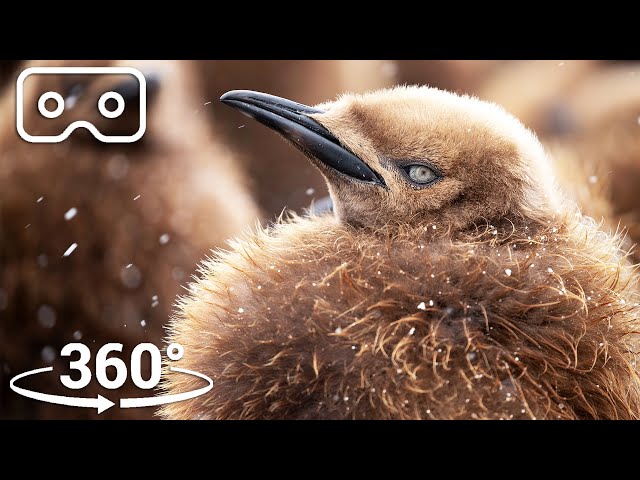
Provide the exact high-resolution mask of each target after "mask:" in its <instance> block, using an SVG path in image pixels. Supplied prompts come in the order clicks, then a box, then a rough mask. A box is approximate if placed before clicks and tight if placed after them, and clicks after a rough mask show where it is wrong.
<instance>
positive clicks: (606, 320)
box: [161, 89, 640, 419]
mask: <svg viewBox="0 0 640 480" xmlns="http://www.w3.org/2000/svg"><path fill="white" fill-rule="evenodd" d="M321 107H323V108H325V109H326V113H325V114H318V115H314V118H316V119H317V120H318V121H320V122H321V123H322V124H323V125H324V126H325V127H326V128H328V129H329V130H330V131H331V132H332V133H333V134H334V135H336V136H337V137H338V138H339V139H340V140H341V142H342V143H343V144H344V145H347V146H348V147H349V149H350V150H351V151H352V152H353V153H354V154H356V155H357V156H358V157H359V158H360V159H362V160H363V161H364V162H366V164H367V165H368V166H370V167H371V168H373V169H374V170H376V172H378V174H379V175H381V176H382V177H383V178H384V180H385V182H386V185H387V187H388V188H386V189H380V188H378V189H374V188H372V187H370V186H367V185H364V184H354V183H349V182H348V181H346V180H344V178H342V177H341V176H339V175H338V176H336V175H335V174H334V173H332V172H331V171H330V170H328V169H326V168H325V169H324V170H323V168H322V167H321V170H322V171H323V173H324V174H325V176H326V177H327V180H328V183H329V189H330V191H331V193H332V197H333V199H334V202H335V203H336V216H335V217H334V216H326V217H319V218H311V219H303V218H294V219H293V220H288V221H283V222H282V223H280V224H278V225H276V226H274V227H273V228H271V229H270V230H267V231H258V232H257V233H256V234H254V235H250V236H247V237H245V238H244V239H242V240H239V241H237V242H235V243H233V244H232V249H231V251H229V252H221V253H219V254H218V255H217V256H216V257H215V258H213V259H211V260H209V261H207V262H205V263H204V264H203V266H202V270H201V278H200V279H199V280H198V281H197V282H196V283H194V284H192V286H191V293H190V295H188V296H186V297H184V298H183V299H182V301H181V304H180V309H179V311H178V313H177V314H176V316H175V318H174V320H173V322H172V325H171V329H170V332H169V333H170V335H169V340H170V341H175V342H179V343H181V344H182V345H183V346H184V347H185V352H186V353H185V357H184V358H183V360H181V361H180V362H179V366H180V367H183V368H190V369H193V370H196V371H200V372H203V373H205V374H207V375H209V376H210V377H211V378H213V379H214V387H213V390H212V392H211V393H210V394H209V395H206V396H203V397H200V398H197V399H193V400H190V401H185V402H180V403H176V404H173V405H167V406H166V407H164V408H163V409H162V411H161V413H162V415H163V416H165V417H167V418H207V419H225V418H227V419H228V418H234V419H235V418H376V419H377V418H380V419H382V418H384V419H453V418H456V419H465V418H493V419H499V418H537V419H557V418H562V419H585V418H600V419H632V418H638V416H640V410H639V408H640V384H639V383H638V381H639V378H638V375H637V372H636V350H637V338H636V335H637V334H636V332H637V330H638V314H639V313H640V312H639V309H638V294H637V289H636V288H637V285H636V283H637V278H636V276H635V273H634V270H633V267H631V266H630V264H629V262H628V261H627V258H626V254H625V252H624V251H623V250H621V249H620V246H621V240H620V238H618V237H614V236H611V235H609V234H607V233H605V232H603V231H600V230H599V229H598V226H597V225H596V223H595V222H594V221H592V220H591V219H589V218H588V217H584V216H583V215H582V214H581V213H580V211H579V210H578V209H577V207H575V205H574V204H572V203H571V202H568V201H566V199H565V197H564V195H563V194H562V193H561V191H560V190H558V189H557V188H556V186H555V184H554V182H553V179H552V173H551V172H552V170H551V168H550V165H549V162H548V158H547V157H546V155H545V153H544V151H543V150H542V148H541V146H540V145H539V143H538V141H537V139H535V137H534V136H533V135H531V133H530V132H528V131H527V130H526V129H524V128H523V127H522V125H521V124H520V123H519V122H517V121H516V120H515V119H513V118H512V117H510V116H508V115H506V114H505V113H504V112H503V111H501V110H500V109H498V108H497V107H495V106H492V105H489V104H485V103H482V102H478V101H477V100H475V99H471V98H468V97H456V96H453V95H450V94H447V93H443V92H438V91H435V90H431V89H395V90H391V91H383V92H375V93H372V94H369V95H365V96H355V97H354V96H346V97H344V98H342V99H340V100H339V101H338V102H335V103H332V104H324V105H322V106H321ZM469 132H473V134H469ZM393 159H410V160H412V161H420V160H421V159H422V160H424V159H429V161H430V163H431V165H434V166H436V167H437V168H438V169H439V170H440V171H441V172H442V173H443V177H442V180H441V181H439V182H438V183H435V184H433V185H431V186H430V187H429V188H413V187H411V186H409V185H408V184H407V183H406V182H405V181H403V180H402V177H401V175H400V173H399V170H397V168H396V167H395V164H394V162H395V160H393ZM312 161H314V160H313V159H312ZM198 382H199V380H197V379H193V378H191V377H188V376H186V375H180V374H176V373H167V374H166V379H165V387H166V388H167V389H168V390H169V391H170V392H172V393H178V392H183V391H189V390H193V389H195V388H197V386H198V385H199V383H198Z"/></svg>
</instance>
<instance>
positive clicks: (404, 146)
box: [221, 87, 561, 229]
mask: <svg viewBox="0 0 640 480" xmlns="http://www.w3.org/2000/svg"><path fill="white" fill-rule="evenodd" d="M221 101H222V102H224V103H226V104H228V105H231V106H233V107H235V108H237V109H239V110H240V111H242V112H243V113H245V114H246V115H249V116H251V117H253V118H255V119H256V120H258V121H259V122H261V123H263V124H265V125H267V126H269V127H270V128H272V129H274V130H276V131H277V132H279V133H280V134H281V135H282V136H284V137H285V138H286V139H287V140H289V141H290V142H292V143H293V144H294V145H295V146H296V147H298V148H299V149H300V150H302V151H303V152H304V153H305V154H306V156H307V157H308V158H309V159H310V161H311V162H312V163H313V164H314V165H316V167H318V168H319V169H320V171H321V173H322V174H323V175H324V177H325V178H326V180H327V183H328V186H329V191H330V193H331V197H332V199H333V202H334V211H335V212H336V215H337V216H338V218H339V219H340V220H341V221H343V222H345V223H348V224H351V225H354V226H379V225H381V224H390V223H402V224H407V223H408V224H425V223H434V224H440V225H442V226H444V227H448V228H452V229H463V228H466V227H469V226H471V225H474V224H476V225H477V224H486V223H491V222H496V221H498V220H499V219H502V218H505V217H506V218H511V217H524V218H527V219H529V220H534V221H540V222H543V221H544V220H545V219H546V218H548V214H549V213H550V212H555V211H558V210H559V207H560V205H561V202H560V199H559V198H558V193H557V192H556V190H555V186H554V180H553V174H552V170H551V166H550V162H549V159H548V157H547V155H546V153H545V151H544V149H543V147H542V145H541V144H540V142H539V141H538V139H537V138H536V137H535V135H534V134H533V133H531V132H530V131H529V130H527V129H526V128H525V127H524V126H523V125H522V124H521V123H520V122H519V121H518V120H517V119H516V118H514V117H512V116H511V115H509V114H508V113H507V112H505V111H504V110H503V109H502V108H500V107H499V106H497V105H495V104H492V103H488V102H484V101H481V100H479V99H477V98H472V97H468V96H459V95H456V94H453V93H449V92H446V91H442V90H438V89H435V88H428V87H396V88H393V89H386V90H379V91H375V92H371V93H366V94H361V95H352V94H345V95H343V96H341V97H340V98H339V99H338V100H336V101H334V102H329V103H323V104H320V105H317V106H315V107H308V106H305V105H302V104H299V103H295V102H292V101H290V100H286V99H282V98H279V97H275V96H272V95H266V94H263V93H258V92H252V91H246V90H244V91H243V90H236V91H232V92H228V93H226V94H225V95H223V96H222V97H221ZM514 219H515V218H514ZM545 223H546V222H545Z"/></svg>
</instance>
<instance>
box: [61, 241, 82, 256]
mask: <svg viewBox="0 0 640 480" xmlns="http://www.w3.org/2000/svg"><path fill="white" fill-rule="evenodd" d="M77 247H78V244H77V243H72V244H71V246H70V247H69V248H67V251H66V252H64V253H63V254H62V256H63V257H68V256H69V255H71V254H72V253H73V251H74V250H75V249H76V248H77Z"/></svg>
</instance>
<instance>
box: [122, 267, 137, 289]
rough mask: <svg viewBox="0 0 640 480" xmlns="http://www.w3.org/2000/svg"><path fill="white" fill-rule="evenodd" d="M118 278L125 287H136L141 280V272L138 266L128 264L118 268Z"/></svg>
mask: <svg viewBox="0 0 640 480" xmlns="http://www.w3.org/2000/svg"><path fill="white" fill-rule="evenodd" d="M120 280H121V281H122V284H123V285H124V286H125V287H127V288H137V287H138V286H140V283H141V282H142V274H141V273H140V270H139V269H138V267H136V266H135V265H133V264H129V265H128V266H126V267H123V268H122V269H120Z"/></svg>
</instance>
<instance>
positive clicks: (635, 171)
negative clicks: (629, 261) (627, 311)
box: [545, 64, 640, 261]
mask: <svg viewBox="0 0 640 480" xmlns="http://www.w3.org/2000/svg"><path fill="white" fill-rule="evenodd" d="M637 70H638V65H637V64H630V65H615V66H610V67H608V68H603V69H600V70H599V71H597V72H595V73H593V74H592V75H590V76H589V77H587V78H586V79H584V80H583V82H581V84H580V85H578V86H577V87H576V88H574V89H573V91H572V94H571V95H570V96H567V98H565V100H564V105H565V108H566V110H567V112H569V114H570V116H571V118H572V119H573V120H572V122H573V123H574V124H575V129H574V131H573V132H571V133H570V134H568V135H565V136H558V137H555V138H551V139H547V140H546V142H545V143H546V145H547V148H549V150H550V151H551V152H552V153H553V155H554V157H555V158H557V159H558V162H557V163H558V166H560V167H562V168H561V169H557V170H558V171H557V172H556V173H557V176H559V177H562V176H563V175H564V176H566V177H568V181H567V182H566V183H567V184H568V185H574V186H579V188H582V189H584V188H585V185H586V186H587V188H588V189H589V190H590V191H592V193H593V194H592V195H590V197H589V199H588V200H587V202H584V201H583V200H582V199H581V198H580V196H579V195H578V196H576V197H577V201H578V204H579V205H581V206H584V207H585V210H587V212H588V213H589V215H591V216H593V217H594V218H596V219H597V220H599V219H600V218H604V219H605V221H606V222H607V224H608V226H609V227H610V228H611V229H616V228H618V226H620V227H622V228H624V229H626V231H627V234H628V239H629V243H630V244H636V245H637V244H639V243H640V201H639V200H638V194H637V188H638V182H640V135H638V131H639V128H640V127H639V126H638V124H639V123H640V120H639V118H640V117H639V113H640V75H637V74H636V72H637ZM576 178H581V179H583V181H579V182H575V181H574V182H571V180H570V179H576ZM594 198H595V199H598V201H596V202H593V199H594ZM594 204H595V205H597V204H601V205H604V206H606V210H603V209H600V210H601V211H597V210H596V211H591V207H592V206H593V205H594ZM634 259H635V261H640V255H639V254H638V250H637V249H635V253H634Z"/></svg>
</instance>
